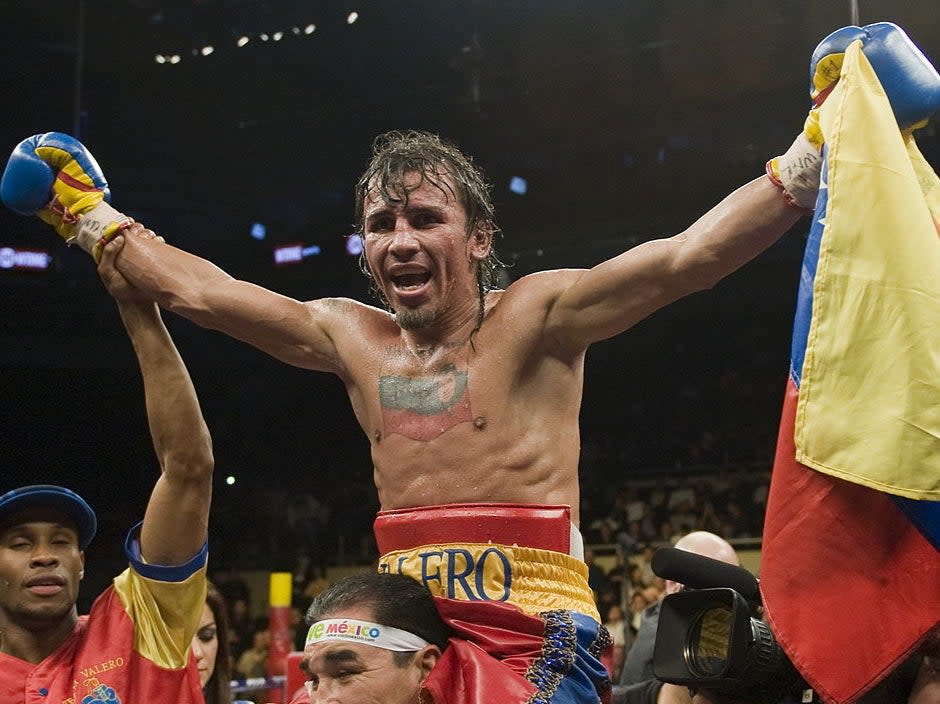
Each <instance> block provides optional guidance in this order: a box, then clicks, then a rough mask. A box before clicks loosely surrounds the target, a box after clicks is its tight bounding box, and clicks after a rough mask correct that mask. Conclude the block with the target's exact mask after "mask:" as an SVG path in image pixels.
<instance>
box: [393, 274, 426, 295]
mask: <svg viewBox="0 0 940 704" xmlns="http://www.w3.org/2000/svg"><path fill="white" fill-rule="evenodd" d="M430 280H431V273H430V272H428V271H425V272H416V273H413V274H399V275H397V276H393V277H392V283H393V284H395V288H397V289H400V290H402V291H415V290H417V289H419V288H421V287H422V286H424V285H425V284H426V283H427V282H428V281H430Z"/></svg>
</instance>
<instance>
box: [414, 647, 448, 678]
mask: <svg viewBox="0 0 940 704" xmlns="http://www.w3.org/2000/svg"><path fill="white" fill-rule="evenodd" d="M440 659H441V649H440V648H438V647H437V646H436V645H426V646H424V647H423V648H421V650H419V651H418V652H417V653H415V657H414V660H413V661H412V662H414V664H415V666H416V667H417V668H418V669H419V670H420V671H421V681H422V682H423V681H424V679H425V678H426V677H427V676H428V675H430V674H431V670H433V669H434V666H435V665H437V661H438V660H440Z"/></svg>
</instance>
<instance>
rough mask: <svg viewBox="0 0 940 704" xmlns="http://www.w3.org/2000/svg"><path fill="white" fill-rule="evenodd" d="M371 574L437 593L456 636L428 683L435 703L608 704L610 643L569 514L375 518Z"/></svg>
mask: <svg viewBox="0 0 940 704" xmlns="http://www.w3.org/2000/svg"><path fill="white" fill-rule="evenodd" d="M375 537H376V541H377V543H378V547H379V551H380V553H382V557H381V558H380V559H379V570H380V571H385V572H400V573H402V574H407V575H408V576H410V577H412V578H414V579H416V580H418V581H419V582H422V583H423V584H424V585H425V586H427V588H428V589H429V590H430V591H431V593H432V594H434V595H435V598H436V601H437V606H438V611H439V612H440V614H441V616H442V617H443V619H444V620H445V621H446V622H447V624H448V625H449V626H450V628H451V630H452V631H453V637H452V638H451V641H450V643H449V645H448V646H447V648H446V649H445V651H444V654H443V657H442V658H441V660H440V661H439V662H438V664H437V666H436V667H435V668H434V670H432V672H431V674H430V675H429V676H428V678H427V679H426V680H425V682H424V693H425V694H426V695H429V696H430V697H431V698H432V700H433V702H434V703H435V704H483V703H484V702H494V701H500V702H502V703H503V704H522V703H523V702H527V703H529V702H531V703H533V704H549V703H550V704H582V703H583V704H587V703H588V702H606V701H608V700H609V692H610V682H609V680H608V676H607V671H606V669H605V668H604V666H603V665H602V664H601V663H600V661H599V659H598V658H599V656H600V654H601V652H602V651H604V650H605V649H606V648H608V647H609V646H610V644H611V640H610V635H609V634H608V633H607V631H606V630H605V629H604V628H603V626H601V625H600V623H599V617H598V613H597V608H596V606H595V604H594V598H593V595H592V593H591V590H590V587H588V583H587V566H586V565H585V564H584V563H583V562H582V561H580V560H578V559H575V558H573V557H571V556H570V555H568V554H567V553H568V551H569V549H570V541H571V518H570V509H569V508H568V507H567V506H534V505H517V504H454V505H447V506H436V507H422V508H415V509H399V510H394V511H383V512H381V513H379V515H378V517H377V518H376V520H375Z"/></svg>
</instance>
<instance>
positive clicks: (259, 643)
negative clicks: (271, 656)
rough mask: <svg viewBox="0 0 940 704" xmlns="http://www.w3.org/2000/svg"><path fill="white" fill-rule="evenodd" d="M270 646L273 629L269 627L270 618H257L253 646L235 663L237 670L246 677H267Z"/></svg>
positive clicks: (252, 640) (252, 638)
mask: <svg viewBox="0 0 940 704" xmlns="http://www.w3.org/2000/svg"><path fill="white" fill-rule="evenodd" d="M270 647H271V631H270V630H269V628H268V620H267V619H266V618H260V619H257V620H256V621H255V628H254V632H253V633H252V636H251V647H250V648H248V649H247V650H245V651H244V652H243V653H242V654H241V656H240V657H239V658H238V662H237V663H236V664H235V670H236V672H238V674H239V675H241V676H242V677H245V678H251V677H266V676H267V674H268V652H269V651H270Z"/></svg>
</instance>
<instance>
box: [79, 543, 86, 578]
mask: <svg viewBox="0 0 940 704" xmlns="http://www.w3.org/2000/svg"><path fill="white" fill-rule="evenodd" d="M78 554H79V556H80V557H81V559H82V569H81V570H79V572H78V581H79V582H80V581H82V580H83V579H85V551H84V550H82V551H80V552H79V553H78Z"/></svg>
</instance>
